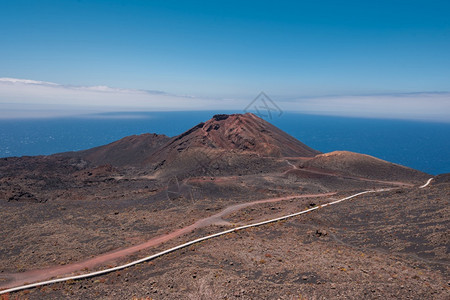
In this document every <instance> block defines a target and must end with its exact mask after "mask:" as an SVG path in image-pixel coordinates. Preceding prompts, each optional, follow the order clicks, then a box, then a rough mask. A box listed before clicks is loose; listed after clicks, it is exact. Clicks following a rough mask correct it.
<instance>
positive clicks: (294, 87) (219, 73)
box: [0, 0, 450, 110]
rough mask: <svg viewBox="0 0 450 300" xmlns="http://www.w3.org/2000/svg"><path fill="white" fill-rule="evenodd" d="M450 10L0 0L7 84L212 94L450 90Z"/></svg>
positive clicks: (397, 4) (418, 4) (0, 46)
mask: <svg viewBox="0 0 450 300" xmlns="http://www.w3.org/2000/svg"><path fill="white" fill-rule="evenodd" d="M449 15H450V2H449V1H414V0H409V1H395V0H393V1H326V0H323V1H282V0H281V1H242V0H241V1H233V0H231V1H213V0H211V1H170V0H164V1H135V0H127V1H125V0H122V1H114V0H109V1H95V0H90V1H87V0H85V1H83V0H80V1H70V0H66V1H61V0H54V1H48V0H40V1H33V0H30V1H24V0H14V1H4V0H0V37H1V41H0V77H3V78H20V79H30V80H36V81H45V82H54V83H58V84H60V85H63V86H82V87H87V86H109V87H114V88H121V89H134V90H160V91H164V92H166V93H169V94H174V95H180V96H185V95H189V96H194V97H201V98H205V99H206V98H211V99H230V98H231V99H252V97H254V96H256V95H257V94H258V93H259V92H260V91H262V90H263V91H265V92H266V93H267V94H269V95H271V96H272V97H273V98H275V99H281V100H283V101H284V100H286V101H287V100H289V99H298V98H302V97H323V96H333V97H336V96H354V95H365V96H367V95H378V94H392V95H395V94H398V93H400V94H405V93H429V92H449V91H450V55H449V54H448V53H450V18H449V17H448V16H449ZM21 88H23V87H21ZM29 94H32V92H30V93H29ZM10 96H11V91H10V90H9V91H8V93H6V92H3V93H2V89H1V86H0V102H2V103H6V102H11V101H13V100H11V97H10ZM40 96H41V98H45V96H46V94H42V95H40ZM17 97H19V98H20V97H22V98H26V97H24V96H23V95H21V94H20V93H19V94H18V96H17ZM7 98H8V99H7ZM12 98H14V97H12ZM27 99H28V98H27ZM446 99H447V102H448V101H449V98H446ZM444 102H445V101H444ZM441 109H442V107H441V108H439V107H438V108H437V110H441Z"/></svg>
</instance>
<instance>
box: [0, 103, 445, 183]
mask: <svg viewBox="0 0 450 300" xmlns="http://www.w3.org/2000/svg"><path fill="white" fill-rule="evenodd" d="M216 113H232V112H229V111H225V112H224V111H221V112H211V111H197V112H133V113H105V114H95V115H90V116H84V117H73V118H50V119H29V120H23V119H17V120H16V119H14V120H0V157H8V156H23V155H47V154H53V153H58V152H65V151H73V150H82V149H88V148H92V147H95V146H99V145H104V144H107V143H110V142H113V141H115V140H118V139H120V138H122V137H125V136H128V135H133V134H141V133H147V132H149V133H160V134H166V135H168V136H174V135H178V134H180V133H182V132H184V131H186V130H187V129H189V128H191V127H192V126H194V125H196V124H198V123H200V122H202V121H206V120H208V119H210V118H211V117H212V116H213V115H214V114H216ZM266 120H267V121H269V122H271V123H272V124H274V125H275V126H277V127H279V128H281V129H282V130H284V131H285V132H287V133H289V134H291V135H292V136H294V137H296V138H297V139H299V140H300V141H302V142H303V143H305V144H307V145H308V146H310V147H312V148H315V149H317V150H319V151H322V152H330V151H334V150H348V151H354V152H359V153H365V154H369V155H373V156H376V157H378V158H381V159H385V160H388V161H391V162H395V163H398V164H402V165H405V166H408V167H411V168H415V169H418V170H421V171H424V172H427V173H430V174H433V175H436V174H440V173H448V172H450V124H449V123H433V122H419V121H400V120H380V119H361V118H346V117H330V116H316V115H304V114H296V113H284V114H282V115H281V116H278V117H275V116H273V117H272V118H271V119H266Z"/></svg>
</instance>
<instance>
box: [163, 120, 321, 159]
mask: <svg viewBox="0 0 450 300" xmlns="http://www.w3.org/2000/svg"><path fill="white" fill-rule="evenodd" d="M195 147H207V148H214V149H224V150H244V151H251V152H254V153H257V154H259V155H261V156H269V157H283V156H305V157H312V156H315V155H317V154H319V153H320V152H319V151H316V150H314V149H312V148H310V147H308V146H306V145H305V144H303V143H301V142H300V141H298V140H297V139H295V138H294V137H292V136H290V135H288V134H287V133H285V132H284V131H282V130H280V129H278V128H277V127H275V126H273V125H272V124H270V123H269V122H267V121H265V120H263V119H261V118H259V117H257V116H255V115H254V114H252V113H246V114H232V115H215V116H213V118H212V119H210V120H209V121H206V122H205V123H200V124H198V125H197V126H195V127H193V128H191V129H190V130H188V131H186V132H185V133H183V134H180V135H179V136H176V137H174V138H172V139H171V140H170V141H169V142H168V143H167V145H165V146H164V147H163V148H162V149H161V151H169V152H170V151H173V150H176V151H177V152H182V151H184V150H185V149H189V148H195Z"/></svg>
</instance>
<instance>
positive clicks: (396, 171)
mask: <svg viewBox="0 0 450 300" xmlns="http://www.w3.org/2000/svg"><path fill="white" fill-rule="evenodd" d="M302 167H304V168H308V169H313V170H314V169H315V170H326V171H328V172H329V171H331V172H336V173H338V174H342V175H347V176H357V177H364V178H370V179H377V180H387V179H389V180H399V181H402V180H405V181H408V180H419V181H423V180H425V179H427V178H429V177H430V176H429V175H428V174H425V173H423V172H420V171H417V170H414V169H411V168H408V167H405V166H401V165H398V164H394V163H391V162H388V161H385V160H382V159H379V158H376V157H373V156H370V155H365V154H359V153H354V152H349V151H334V152H330V153H325V154H320V155H317V156H316V157H314V158H312V159H310V160H307V161H305V162H304V163H303V164H302Z"/></svg>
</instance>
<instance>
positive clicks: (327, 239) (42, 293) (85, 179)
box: [0, 114, 450, 299]
mask: <svg viewBox="0 0 450 300" xmlns="http://www.w3.org/2000/svg"><path fill="white" fill-rule="evenodd" d="M267 124H268V123H267V122H265V121H263V120H261V119H258V118H257V117H256V116H253V115H248V114H247V115H232V116H226V115H219V116H217V117H216V116H215V117H214V118H213V119H211V120H210V121H207V122H205V123H201V125H199V126H196V127H194V128H193V129H191V130H189V131H187V132H186V133H183V134H181V135H180V136H178V137H174V138H168V137H164V136H158V135H143V136H134V137H130V138H127V139H124V140H121V141H120V142H117V143H113V144H111V145H108V146H104V147H103V148H102V147H99V148H94V149H92V150H89V151H84V152H83V151H82V152H75V153H64V154H58V155H54V156H45V157H44V156H43V157H22V158H4V159H0V219H1V224H2V226H1V227H0V237H1V240H0V289H2V288H7V287H13V286H18V285H20V284H24V283H25V282H34V281H39V280H45V279H49V278H51V277H54V276H57V277H61V276H64V275H70V274H81V273H88V272H89V271H92V270H100V269H103V268H105V267H108V266H115V265H118V264H121V263H124V262H129V261H132V260H134V259H138V258H142V257H144V256H146V255H150V254H153V253H157V252H158V251H161V250H164V249H168V248H170V247H172V246H175V245H178V244H181V243H183V242H186V241H189V240H192V239H195V238H198V237H202V236H205V235H207V234H210V233H215V232H219V231H223V230H225V229H229V228H233V227H235V226H238V225H244V224H250V223H255V222H258V221H263V220H268V219H272V218H275V217H280V216H283V215H287V214H291V213H294V212H297V211H301V210H305V209H308V208H311V207H316V206H320V205H321V204H324V203H328V202H331V201H333V200H336V199H340V198H342V197H346V196H349V195H352V194H355V193H358V192H361V191H366V190H373V189H381V188H388V189H390V190H389V191H384V192H378V193H370V194H365V195H361V196H358V197H355V198H353V199H350V200H348V201H345V202H341V203H339V204H336V205H333V206H329V207H324V208H319V209H317V210H315V211H313V212H310V213H308V214H305V215H301V216H298V217H294V218H291V219H288V220H285V221H280V222H277V223H273V224H268V225H264V226H261V227H257V228H250V229H245V230H242V231H238V232H236V233H231V234H228V235H225V236H221V237H217V238H215V239H211V240H208V241H205V242H201V243H199V244H196V245H193V246H189V247H188V248H185V249H182V250H178V251H176V252H174V253H171V254H168V255H165V256H162V257H160V258H157V259H155V260H153V261H150V262H148V263H142V264H139V265H137V266H134V267H130V268H127V269H125V270H121V271H116V272H113V273H110V274H107V275H102V276H98V277H93V278H90V279H84V280H77V281H68V282H65V283H57V284H52V285H47V286H43V287H38V288H34V289H29V290H24V291H20V292H16V293H13V294H11V295H10V296H15V295H18V296H20V297H26V298H30V299H42V298H48V299H61V298H79V299H82V298H83V299H84V298H94V297H95V298H111V297H113V298H132V297H137V298H146V297H148V298H155V299H179V298H191V299H234V298H240V299H253V298H280V299H298V298H302V297H303V298H306V299H329V298H352V299H360V298H394V297H395V298H405V299H407V298H423V299H448V298H449V297H450V289H449V288H450V287H449V283H450V282H449V263H450V261H449V254H448V252H449V230H448V224H449V217H450V212H449V208H448V207H449V206H448V205H449V199H450V197H449V196H450V180H449V177H448V176H447V175H440V176H438V177H436V178H435V179H434V180H433V181H431V184H430V185H429V186H427V187H425V188H419V186H420V185H422V184H424V183H425V181H426V180H427V179H428V178H430V177H431V176H430V175H428V174H424V173H421V172H419V171H416V170H412V169H409V168H405V167H403V166H398V165H395V164H391V163H389V162H385V161H382V160H379V159H376V158H372V157H369V156H365V155H360V154H356V153H350V152H336V153H331V154H320V153H319V152H317V151H315V150H313V149H311V148H309V147H307V146H305V145H303V144H301V143H300V142H298V141H295V140H292V137H289V136H288V135H286V134H285V133H283V132H281V131H279V130H278V129H277V128H275V127H273V126H272V125H270V124H269V125H270V126H269V125H267ZM271 126H272V127H271ZM286 143H287V144H288V147H285V148H283V145H285V144H286ZM145 149H147V150H145ZM127 155H128V156H129V158H127ZM139 155H142V157H141V160H139V159H137V158H138V157H139ZM139 161H141V162H142V163H139ZM258 201H259V202H258ZM28 280H29V281H28Z"/></svg>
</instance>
